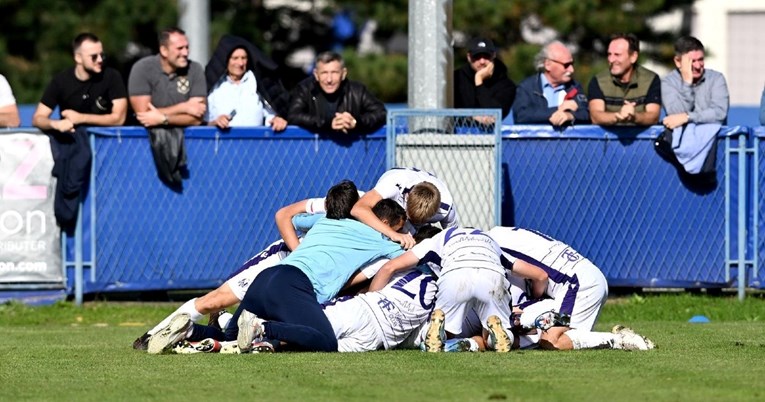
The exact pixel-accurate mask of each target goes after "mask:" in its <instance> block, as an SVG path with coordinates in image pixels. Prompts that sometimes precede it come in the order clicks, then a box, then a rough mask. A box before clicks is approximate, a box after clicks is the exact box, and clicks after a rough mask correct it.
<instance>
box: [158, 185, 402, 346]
mask: <svg viewBox="0 0 765 402" xmlns="http://www.w3.org/2000/svg"><path fill="white" fill-rule="evenodd" d="M357 200H358V193H357V190H356V187H355V185H353V183H352V182H348V181H346V182H343V183H341V184H340V185H336V186H333V188H332V189H330V191H329V193H328V195H327V199H326V207H327V215H326V217H325V218H322V219H319V220H318V221H317V222H316V223H315V224H314V226H313V227H312V228H311V230H310V231H309V232H308V233H307V234H306V236H305V238H304V239H303V242H302V243H301V246H300V247H299V248H298V249H297V250H295V251H294V252H292V254H290V256H288V257H287V258H285V259H284V260H282V262H281V264H279V265H276V266H274V267H272V268H269V269H266V270H264V271H263V272H261V273H260V274H259V275H258V276H257V277H256V278H255V280H254V281H253V282H252V284H251V285H250V288H249V289H248V291H247V293H246V294H245V297H244V298H243V300H242V303H241V304H240V306H239V310H238V311H237V314H239V313H241V316H240V317H239V319H237V324H238V326H239V328H238V334H236V336H237V341H238V343H239V345H240V350H241V351H248V350H249V349H250V348H251V345H252V340H253V339H254V338H256V337H260V336H262V335H265V337H266V338H267V339H268V340H269V341H270V342H269V345H273V346H271V347H272V348H273V349H272V350H274V349H279V348H280V342H281V341H283V342H285V343H286V344H288V345H290V346H291V347H294V348H297V349H301V350H313V351H336V350H337V340H336V339H335V336H334V332H333V331H332V327H331V325H330V324H329V321H328V320H327V318H326V316H325V315H324V312H323V310H322V308H321V306H320V304H319V303H320V302H325V301H327V300H329V299H331V298H332V297H335V295H336V294H337V292H338V291H339V290H340V289H341V288H342V287H343V286H345V285H346V284H347V283H348V280H349V279H350V278H351V276H352V275H353V274H354V272H355V271H356V270H357V269H358V268H360V267H361V266H363V265H365V264H368V263H370V262H372V261H374V260H377V259H378V258H381V257H387V258H391V257H394V256H397V255H399V254H401V253H403V250H402V249H401V247H400V246H399V245H398V244H396V243H394V242H392V241H390V240H389V239H387V238H384V237H382V236H380V235H379V234H378V233H377V232H375V231H374V230H373V229H371V228H369V227H368V226H366V225H364V224H362V223H360V222H357V221H355V220H353V219H349V218H350V210H351V207H352V206H353V204H354V203H355V202H356V201H357ZM375 213H376V214H378V216H379V217H380V218H381V219H382V220H383V221H386V222H390V224H391V225H392V226H393V227H394V228H400V227H401V226H402V225H403V221H404V219H405V216H406V213H405V212H404V210H403V208H401V207H400V206H398V205H397V204H396V203H395V202H393V201H387V202H386V201H382V202H380V203H378V205H376V206H375ZM256 314H257V316H256ZM263 319H266V320H268V321H266V322H264V321H263ZM229 328H231V326H229ZM190 329H191V324H190V322H188V323H187V322H183V321H182V320H180V319H179V320H178V321H177V322H173V321H171V322H170V323H169V325H168V327H166V328H165V330H167V331H166V332H168V333H167V334H166V335H163V338H164V339H163V340H162V341H161V344H159V341H157V342H158V345H161V347H160V346H157V349H158V350H163V349H164V348H166V347H167V346H169V345H172V344H173V343H175V342H177V341H179V340H181V339H183V338H184V337H185V336H186V335H191V334H190V333H187V332H189V330H190ZM227 336H228V335H227ZM154 338H155V337H152V339H154ZM246 338H249V339H246ZM150 347H151V345H150Z"/></svg>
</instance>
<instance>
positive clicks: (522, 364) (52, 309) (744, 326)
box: [0, 294, 765, 401]
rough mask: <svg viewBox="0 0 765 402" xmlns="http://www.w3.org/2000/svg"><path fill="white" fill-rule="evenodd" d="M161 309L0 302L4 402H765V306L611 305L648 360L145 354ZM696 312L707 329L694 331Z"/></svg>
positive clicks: (552, 355)
mask: <svg viewBox="0 0 765 402" xmlns="http://www.w3.org/2000/svg"><path fill="white" fill-rule="evenodd" d="M175 306H176V305H175V304H170V303H163V304H158V303H153V304H148V303H146V304H141V303H114V302H111V303H105V302H93V303H87V304H86V305H85V306H84V308H82V309H80V308H77V307H75V306H73V305H72V304H71V303H59V304H56V305H53V306H46V307H28V306H24V305H20V304H15V303H12V304H6V305H0V328H2V330H1V331H0V333H2V335H3V336H2V340H1V342H0V401H22V400H35V401H39V400H51V401H54V400H55V401H62V400H73V401H74V400H76V401H112V400H130V401H143V400H161V401H203V400H204V401H211V400H226V401H227V400H252V401H292V400H321V401H336V400H385V401H404V400H413V401H414V400H417V401H420V400H422V401H431V400H438V401H441V400H454V401H486V400H511V401H515V400H529V401H535V400H544V401H561V400H587V401H601V400H602V401H613V400H624V401H702V400H703V401H706V400H712V401H719V400H731V401H745V400H751V401H762V400H765V381H763V378H765V299H763V298H762V297H749V298H748V299H747V300H746V301H745V302H743V303H740V302H738V301H737V300H735V299H734V298H729V297H707V296H692V295H688V294H669V295H648V296H631V297H622V298H612V299H611V300H609V303H608V304H607V305H606V306H605V308H604V310H603V312H602V314H601V318H600V321H599V324H598V327H597V329H599V330H608V329H610V328H611V326H612V325H614V324H617V323H622V324H626V325H629V326H631V327H633V328H634V329H635V330H637V331H638V332H640V333H642V334H644V335H646V336H648V337H650V338H651V339H653V340H654V341H655V342H656V343H657V345H658V348H657V349H656V350H653V351H647V352H626V351H619V350H592V351H574V352H544V351H524V352H512V353H510V354H505V355H502V354H495V353H463V354H456V353H455V354H426V353H421V352H418V351H391V352H374V353H365V354H339V353H335V354H326V353H324V354H322V353H284V354H273V355H264V354H259V355H214V354H198V355H159V356H154V355H148V354H146V353H144V352H138V351H134V350H133V349H131V347H130V345H131V343H132V341H133V339H135V338H136V337H137V336H138V335H140V334H141V333H143V332H144V331H145V330H146V329H148V328H149V327H150V326H151V325H152V324H153V323H155V322H158V321H159V320H160V319H161V318H162V317H164V315H166V314H167V313H169V312H171V311H172V310H173V309H174V308H175ZM697 314H702V315H706V316H707V317H709V318H710V319H711V321H712V322H711V323H708V324H690V323H688V322H687V321H688V319H689V318H690V317H692V316H694V315H697Z"/></svg>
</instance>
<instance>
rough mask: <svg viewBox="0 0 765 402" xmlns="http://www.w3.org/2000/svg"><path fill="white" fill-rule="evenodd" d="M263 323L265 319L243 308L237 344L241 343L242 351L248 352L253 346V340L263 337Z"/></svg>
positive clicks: (238, 323)
mask: <svg viewBox="0 0 765 402" xmlns="http://www.w3.org/2000/svg"><path fill="white" fill-rule="evenodd" d="M263 323H264V321H263V320H261V319H260V318H258V316H256V315H255V314H253V313H251V312H249V311H247V310H242V314H241V315H240V316H239V320H238V321H237V325H238V326H239V334H238V335H237V336H236V344H237V345H239V350H240V351H241V352H248V351H249V350H250V349H251V348H252V341H254V340H255V339H258V338H262V337H263V332H264V330H265V329H264V328H263Z"/></svg>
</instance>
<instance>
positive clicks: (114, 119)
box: [32, 33, 127, 133]
mask: <svg viewBox="0 0 765 402" xmlns="http://www.w3.org/2000/svg"><path fill="white" fill-rule="evenodd" d="M72 50H73V52H74V61H75V66H74V67H73V68H69V69H66V70H64V71H62V72H60V73H58V74H57V75H56V76H55V77H53V80H51V82H50V83H49V84H48V87H47V88H45V92H44V93H43V97H42V99H41V100H40V103H39V104H38V105H37V109H36V110H35V113H34V115H33V116H32V124H33V125H34V126H35V127H37V128H39V129H41V130H51V129H53V130H56V131H58V132H61V133H68V132H74V130H75V128H76V127H77V126H80V125H94V126H119V125H121V124H122V123H124V122H125V115H126V114H127V99H126V98H127V93H126V92H125V84H123V81H122V76H121V75H120V73H119V72H118V71H117V70H115V69H113V68H109V67H106V68H105V67H104V47H103V45H102V44H101V41H100V40H99V39H98V37H97V36H95V35H93V34H91V33H81V34H79V35H77V37H76V38H75V39H74V41H73V43H72ZM56 106H58V107H59V108H60V110H61V119H60V120H55V119H51V118H50V116H51V114H53V109H55V108H56Z"/></svg>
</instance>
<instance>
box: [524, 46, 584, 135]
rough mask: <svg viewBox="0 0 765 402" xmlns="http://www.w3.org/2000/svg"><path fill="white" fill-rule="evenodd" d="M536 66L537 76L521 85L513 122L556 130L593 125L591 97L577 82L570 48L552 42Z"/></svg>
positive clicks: (540, 56) (538, 56)
mask: <svg viewBox="0 0 765 402" xmlns="http://www.w3.org/2000/svg"><path fill="white" fill-rule="evenodd" d="M534 65H535V66H536V69H537V73H536V74H534V75H532V76H530V77H527V78H526V79H524V80H523V81H521V83H520V84H519V85H518V92H517V98H516V102H515V107H514V108H513V121H514V122H515V123H516V124H552V125H553V126H555V127H563V126H567V125H571V124H574V122H576V123H578V124H589V122H590V112H589V111H588V110H587V95H585V94H584V89H583V88H582V86H581V85H580V84H579V83H578V82H577V81H576V80H574V58H573V56H572V55H571V51H570V50H569V49H568V48H567V47H566V45H564V44H563V43H562V42H559V41H553V42H550V43H548V44H547V45H545V46H544V47H543V48H542V50H540V51H539V53H538V54H537V56H536V57H535V58H534Z"/></svg>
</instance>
